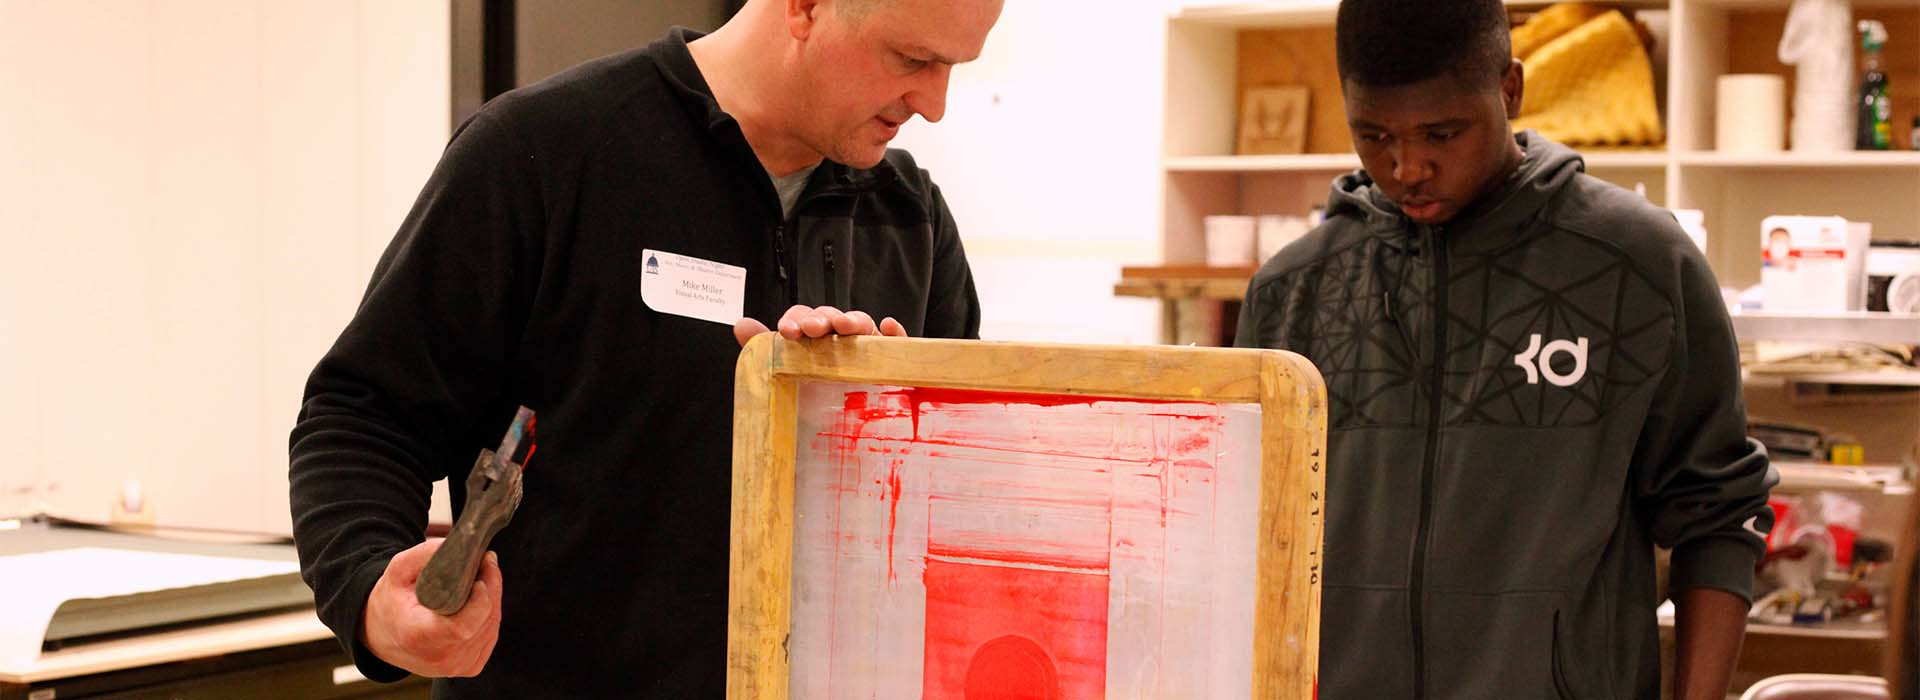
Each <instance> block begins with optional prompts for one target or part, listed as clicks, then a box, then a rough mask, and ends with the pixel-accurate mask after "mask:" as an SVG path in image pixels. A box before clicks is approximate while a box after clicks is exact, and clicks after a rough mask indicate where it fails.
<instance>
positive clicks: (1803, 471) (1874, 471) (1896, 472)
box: [1773, 460, 1913, 493]
mask: <svg viewBox="0 0 1920 700" xmlns="http://www.w3.org/2000/svg"><path fill="white" fill-rule="evenodd" d="M1773 466H1774V468H1775V469H1778V470H1779V471H1780V485H1779V486H1777V487H1775V491H1776V492H1793V493H1804V492H1807V491H1854V492H1862V493H1906V492H1907V491H1910V490H1911V489H1912V488H1913V485H1912V484H1910V483H1908V482H1907V481H1905V480H1903V479H1902V478H1901V473H1902V472H1904V471H1905V469H1903V468H1902V467H1899V466H1894V465H1879V464H1874V465H1861V466H1837V465H1832V464H1820V463H1817V462H1792V461H1787V460H1775V461H1774V462H1773Z"/></svg>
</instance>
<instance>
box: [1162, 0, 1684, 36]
mask: <svg viewBox="0 0 1920 700" xmlns="http://www.w3.org/2000/svg"><path fill="white" fill-rule="evenodd" d="M1506 4H1507V7H1510V8H1514V9H1539V8H1544V7H1547V6H1549V5H1552V4H1554V2H1553V1H1552V0H1506ZM1613 4H1616V5H1622V6H1625V7H1628V8H1631V9H1662V8H1665V7H1667V3H1666V2H1665V0H1625V1H1624V2H1615V3H1613ZM1339 8H1340V3H1339V0H1293V1H1292V2H1264V3H1195V4H1192V5H1187V6H1186V7H1182V8H1180V9H1179V10H1177V11H1175V12H1174V13H1173V19H1174V21H1178V22H1194V23H1200V24H1209V25H1217V26H1223V27H1234V28H1242V29H1245V28H1253V27H1311V26H1316V25H1331V24H1333V19H1334V16H1335V15H1336V14H1338V11H1339Z"/></svg>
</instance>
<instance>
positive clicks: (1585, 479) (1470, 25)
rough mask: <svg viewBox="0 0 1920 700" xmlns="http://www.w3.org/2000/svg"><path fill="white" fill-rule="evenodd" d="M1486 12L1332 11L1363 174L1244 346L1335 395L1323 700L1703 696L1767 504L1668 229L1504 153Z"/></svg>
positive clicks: (1548, 148)
mask: <svg viewBox="0 0 1920 700" xmlns="http://www.w3.org/2000/svg"><path fill="white" fill-rule="evenodd" d="M1507 26H1508V25H1507V13H1506V9H1505V8H1504V7H1503V6H1502V3H1501V2H1500V0H1446V1H1445V2H1436V1H1435V0H1344V1H1343V2H1342V3H1341V4H1340V9H1339V14H1338V18H1337V20H1336V27H1335V35H1336V39H1335V46H1336V52H1337V53H1338V63H1339V69H1340V76H1341V80H1342V84H1343V86H1344V89H1345V101H1346V114H1347V118H1348V124H1349V127H1350V128H1351V130H1352V132H1353V142H1354V147H1355V149H1356V150H1357V151H1358V153H1359V156H1360V163H1361V165H1362V166H1363V170H1361V171H1359V172H1355V173H1352V174H1349V175H1346V176H1343V177H1341V178H1339V179H1337V180H1335V181H1334V183H1333V193H1332V196H1331V198H1330V200H1329V202H1328V206H1327V220H1326V222H1325V223H1323V224H1322V225H1321V226H1320V227H1319V228H1316V229H1315V230H1314V231H1313V232H1312V233H1310V234H1309V235H1307V236H1306V237H1305V238H1302V239H1301V240H1299V241H1297V242H1295V243H1293V244H1292V245H1289V246H1287V247H1286V248H1285V249H1283V250H1282V251H1281V252H1280V253H1279V254H1278V255H1276V256H1274V258H1273V259H1272V260H1269V261H1267V263H1266V264H1265V265H1263V266H1262V267H1261V268H1260V271H1259V272H1258V273H1257V274H1255V275H1254V278H1253V281H1252V283H1251V284H1250V285H1249V287H1248V289H1247V298H1246V304H1245V305H1244V306H1243V307H1242V312H1241V316H1240V326H1239V330H1238V334H1237V337H1236V339H1235V342H1237V343H1238V344H1240V345H1244V346H1253V347H1266V348H1279V349H1285V350H1292V351H1295V352H1299V353H1301V354H1303V355H1306V356H1307V357H1308V358H1309V359H1311V360H1312V361H1313V362H1314V364H1315V365H1316V366H1318V367H1319V368H1320V371H1321V374H1322V375H1323V376H1324V377H1325V378H1326V384H1327V403H1328V406H1329V415H1328V434H1327V512H1326V518H1327V521H1326V550H1325V551H1326V553H1327V562H1328V563H1327V568H1326V579H1325V582H1324V590H1323V592H1322V595H1323V597H1322V601H1323V603H1322V606H1321V616H1322V617H1321V619H1322V620H1323V624H1322V626H1321V633H1322V636H1321V642H1320V692H1321V695H1320V697H1323V698H1327V699H1328V700H1349V699H1357V698H1365V699H1368V700H1371V699H1372V698H1410V699H1412V700H1440V699H1443V698H1444V699H1453V698H1459V699H1461V700H1481V699H1484V698H1561V699H1575V698H1578V699H1582V700H1585V699H1589V698H1619V699H1626V698H1640V699H1646V700H1651V699H1652V698H1656V697H1658V696H1659V692H1660V642H1659V639H1658V636H1657V634H1658V632H1657V629H1656V627H1655V619H1654V608H1655V606H1656V605H1658V604H1659V602H1660V601H1659V600H1658V597H1657V594H1656V592H1655V585H1654V547H1655V546H1656V545H1659V546H1664V547H1671V548H1672V549H1673V573H1672V588H1673V594H1672V597H1673V599H1674V601H1675V605H1676V607H1677V609H1678V624H1677V632H1678V637H1677V641H1678V655H1677V669H1676V670H1677V677H1676V679H1675V681H1676V682H1675V684H1674V687H1675V691H1676V697H1678V698H1682V699H1684V700H1706V699H1711V700H1720V699H1721V698H1723V697H1724V696H1725V693H1726V688H1727V679H1728V674H1729V672H1730V671H1731V669H1732V665H1733V661H1734V659H1735V658H1736V657H1737V655H1738V650H1739V648H1740V640H1741V633H1742V631H1743V630H1744V629H1745V623H1746V617H1745V613H1746V610H1747V605H1748V601H1749V600H1750V596H1751V591H1752V584H1753V568H1754V564H1755V562H1756V561H1757V560H1758V559H1759V557H1760V555H1761V553H1762V550H1763V549H1764V548H1765V535H1766V532H1767V530H1768V528H1769V527H1770V526H1771V524H1772V521H1773V513H1772V511H1771V510H1770V509H1769V508H1768V507H1767V493H1768V490H1769V489H1770V488H1771V487H1772V485H1773V484H1774V483H1775V482H1776V481H1777V476H1775V475H1774V474H1773V473H1772V471H1771V469H1770V468H1769V467H1768V464H1767V458H1766V454H1765V452H1764V451H1763V450H1762V449H1761V448H1760V446H1759V444H1758V443H1755V442H1753V441H1752V440H1750V439H1748V438H1747V437H1746V433H1745V430H1746V416H1745V409H1744V407H1743V405H1742V402H1741V398H1740V362H1739V352H1738V348H1737V347H1736V345H1735V343H1734V339H1733V329H1732V324H1731V323H1730V322H1729V321H1728V317H1727V310H1726V307H1725V305H1724V304H1723V303H1722V302H1721V300H1720V293H1719V288H1718V285H1717V284H1716V283H1715V282H1714V278H1713V272H1712V271H1711V270H1709V269H1708V268H1707V262H1706V260H1705V258H1704V257H1703V256H1702V255H1701V254H1700V251H1699V250H1698V249H1696V248H1695V247H1694V245H1693V243H1692V242H1691V241H1689V240H1688V239H1687V238H1686V236H1685V235H1684V234H1683V233H1681V231H1680V227H1679V224H1678V223H1677V222H1675V220H1674V218H1673V216H1672V214H1670V213H1668V212H1666V211H1665V210H1662V209H1659V208H1658V207H1655V206H1653V205H1652V204H1650V203H1648V202H1647V201H1646V199H1645V198H1643V197H1639V196H1637V195H1635V194H1633V193H1632V192H1628V191H1625V190H1622V189H1620V188H1619V187H1615V186H1613V185H1610V184H1607V183H1605V182H1602V181H1600V180H1598V179H1595V178H1593V177H1591V176H1589V175H1587V174H1585V172H1584V164H1583V162H1582V161H1581V159H1580V156H1579V155H1578V154H1576V153H1574V152H1573V151H1572V150H1569V149H1568V148H1566V147H1565V146H1562V145H1560V144H1557V143H1553V142H1552V141H1549V140H1547V139H1546V138H1544V137H1541V136H1540V135H1539V134H1536V133H1533V132H1526V133H1522V134H1519V135H1518V136H1516V135H1515V134H1514V133H1513V132H1512V129H1511V127H1510V126H1509V122H1508V119H1509V118H1510V117H1512V116H1513V115H1514V114H1516V113H1517V112H1518V111H1519V108H1520V104H1521V95H1522V91H1523V90H1522V89H1523V87H1524V80H1523V77H1524V76H1523V69H1522V66H1521V64H1520V62H1518V61H1515V60H1513V57H1512V53H1511V49H1510V45H1509V43H1508V42H1509V38H1508V29H1507Z"/></svg>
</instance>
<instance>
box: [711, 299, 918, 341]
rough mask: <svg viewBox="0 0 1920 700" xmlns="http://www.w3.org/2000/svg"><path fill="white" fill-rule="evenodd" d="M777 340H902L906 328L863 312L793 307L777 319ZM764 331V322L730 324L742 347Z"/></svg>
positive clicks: (744, 320) (749, 321)
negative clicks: (875, 337)
mask: <svg viewBox="0 0 1920 700" xmlns="http://www.w3.org/2000/svg"><path fill="white" fill-rule="evenodd" d="M774 325H776V326H778V327H779V329H780V335H781V337H784V338H786V339H787V340H799V339H801V338H819V337H821V336H826V335H891V336H895V337H901V338H904V337H906V335H907V327H906V326H902V325H900V322H899V321H895V320H893V317H892V316H888V317H886V318H884V319H881V320H880V322H879V323H877V324H876V323H874V322H873V317H872V316H869V315H867V312H865V311H841V310H839V309H836V308H833V307H831V306H821V307H811V306H795V307H793V308H790V309H787V313H785V314H783V315H781V316H780V322H779V323H776V324H774ZM766 332H767V326H766V324H764V323H761V322H759V321H756V320H753V319H751V318H743V319H740V320H738V321H735V322H734V323H733V339H734V340H736V341H739V343H740V345H742V346H745V345H746V344H747V341H749V340H753V337H754V336H756V335H760V334H761V333H766Z"/></svg>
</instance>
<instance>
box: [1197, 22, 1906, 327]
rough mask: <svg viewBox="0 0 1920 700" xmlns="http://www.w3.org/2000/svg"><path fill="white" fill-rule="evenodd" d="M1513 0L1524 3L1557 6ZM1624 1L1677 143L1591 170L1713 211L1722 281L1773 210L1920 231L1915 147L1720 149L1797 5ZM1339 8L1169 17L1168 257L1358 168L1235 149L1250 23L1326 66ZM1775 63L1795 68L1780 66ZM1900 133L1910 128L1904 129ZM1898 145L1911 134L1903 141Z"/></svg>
mask: <svg viewBox="0 0 1920 700" xmlns="http://www.w3.org/2000/svg"><path fill="white" fill-rule="evenodd" d="M1507 4H1508V6H1510V7H1513V8H1515V9H1516V10H1524V9H1532V8H1539V7H1544V6H1546V5H1549V4H1551V3H1550V2H1541V1H1531V0H1529V1H1517V0H1510V1H1509V2H1508V3H1507ZM1625 4H1626V5H1628V6H1629V7H1631V8H1632V9H1634V11H1635V12H1636V13H1638V16H1639V17H1640V18H1641V19H1643V20H1646V21H1647V23H1648V24H1649V25H1650V26H1652V27H1654V28H1655V34H1656V37H1658V38H1657V39H1656V42H1655V47H1654V48H1655V53H1656V57H1655V61H1654V64H1655V70H1656V73H1657V74H1658V75H1657V82H1658V83H1661V84H1663V85H1664V86H1665V90H1664V93H1663V94H1661V95H1660V96H1659V98H1660V102H1661V108H1662V112H1663V115H1664V118H1665V120H1666V124H1667V142H1666V143H1665V144H1664V145H1662V146H1660V147H1658V148H1654V149H1650V150H1647V151H1629V152H1619V151H1594V152H1590V153H1588V154H1587V165H1588V171H1589V172H1590V173H1592V174H1593V175H1595V176H1597V177H1601V178H1603V179H1606V180H1608V181H1611V182H1613V183H1615V184H1618V185H1621V186H1623V187H1627V188H1629V189H1631V188H1633V187H1635V186H1636V185H1638V186H1643V187H1644V188H1645V190H1646V193H1647V197H1648V199H1650V200H1652V201H1653V202H1654V203H1655V204H1659V205H1662V206H1670V207H1674V208H1687V209H1700V210H1702V211H1704V212H1705V214H1706V226H1707V229H1708V231H1709V243H1708V257H1709V259H1710V260H1711V261H1712V263H1713V265H1714V269H1715V272H1716V274H1717V275H1718V276H1719V277H1720V280H1721V282H1722V283H1723V284H1726V285H1729V286H1739V287H1744V286H1747V285H1751V284H1754V283H1756V282H1758V280H1759V269H1760V246H1759V244H1758V241H1759V228H1760V220H1761V219H1762V218H1764V217H1766V216H1768V215H1771V214H1835V215H1840V216H1845V217H1847V218H1849V219H1854V220H1863V221H1871V222H1873V223H1874V227H1875V230H1874V235H1875V237H1876V238H1888V239H1908V240H1920V153H1914V152H1889V153H1858V152H1845V153H1833V154H1808V153H1797V152H1791V151H1789V152H1786V153H1780V154H1767V155H1741V154H1728V153H1719V152H1716V151H1714V150H1713V148H1714V144H1713V140H1714V135H1713V124H1714V90H1715V84H1716V82H1715V81H1716V80H1717V79H1718V77H1719V76H1720V75H1723V74H1725V73H1728V72H1733V71H1734V70H1736V69H1739V70H1754V69H1753V68H1751V67H1749V66H1748V65H1747V63H1751V62H1752V60H1753V59H1752V56H1753V55H1755V54H1756V53H1757V52H1759V51H1761V50H1766V51H1770V50H1771V49H1770V48H1768V47H1767V46H1761V44H1771V43H1776V42H1777V41H1778V33H1777V32H1778V29H1777V24H1778V21H1777V19H1776V18H1778V17H1784V14H1785V12H1786V10H1787V8H1788V7H1789V6H1790V5H1791V4H1792V0H1636V1H1634V2H1628V3H1625ZM1338 5H1339V3H1338V1H1337V0H1278V1H1274V2H1249V3H1196V4H1193V5H1189V6H1186V7H1184V8H1182V9H1180V10H1178V11H1176V12H1174V13H1173V14H1172V15H1171V16H1170V17H1169V19H1168V21H1167V59H1166V60H1167V64H1166V68H1167V70H1166V93H1165V94H1166V97H1165V105H1166V107H1165V108H1166V114H1165V121H1164V124H1165V127H1164V128H1165V132H1164V134H1163V139H1162V148H1163V151H1162V153H1163V163H1162V177H1161V180H1162V188H1161V189H1162V204H1163V207H1162V215H1163V218H1162V223H1161V232H1162V236H1161V238H1162V255H1163V260H1164V261H1165V263H1166V264H1168V265H1179V264H1193V263H1197V262H1199V261H1201V260H1203V259H1204V257H1205V246H1204V245H1203V243H1202V240H1201V231H1202V228H1203V227H1202V220H1203V218H1204V217H1206V216H1208V215H1211V214H1301V213H1305V212H1306V211H1307V210H1308V209H1310V208H1312V207H1313V206H1314V205H1316V204H1320V203H1323V202H1324V201H1325V199H1326V196H1327V190H1328V186H1329V184H1330V181H1331V179H1332V178H1333V177H1334V176H1336V175H1338V174H1340V173H1343V172H1347V171H1350V170H1352V169H1354V168H1356V167H1358V164H1359V163H1358V160H1357V159H1356V158H1355V157H1354V156H1353V155H1352V154H1351V153H1308V154H1302V155H1290V156H1238V155H1234V128H1235V124H1236V107H1237V105H1238V98H1239V88H1240V85H1239V76H1238V74H1237V71H1238V70H1240V65H1241V64H1240V62H1241V61H1242V60H1243V58H1244V57H1243V55H1242V54H1243V53H1245V51H1243V48H1244V47H1242V46H1241V41H1242V39H1243V38H1244V37H1246V36H1247V33H1248V32H1250V31H1251V32H1258V31H1262V30H1284V31H1288V32H1297V33H1298V34H1290V35H1289V36H1290V37H1296V36H1297V37H1298V38H1300V39H1301V41H1298V42H1295V43H1294V44H1292V45H1289V47H1288V49H1287V51H1286V53H1287V54H1288V56H1289V57H1291V58H1293V59H1297V60H1299V61H1302V62H1304V63H1303V65H1307V64H1310V65H1311V66H1312V69H1313V70H1316V71H1320V70H1326V71H1330V70H1332V65H1333V64H1332V58H1331V47H1332V40H1331V36H1332V25H1333V21H1334V16H1335V12H1336V10H1337V8H1338ZM1853 6H1854V11H1855V14H1856V16H1872V15H1873V14H1874V13H1879V14H1889V13H1891V14H1892V15H1893V16H1895V17H1897V18H1901V20H1902V22H1903V23H1902V24H1900V26H1902V27H1905V26H1907V25H1908V24H1920V22H1916V21H1914V20H1912V19H1909V18H1911V17H1920V3H1916V2H1914V0H1855V2H1854V3H1853ZM1769 22H1773V23H1774V25H1772V26H1774V28H1773V29H1771V30H1769V31H1772V32H1774V33H1773V34H1772V35H1771V36H1757V35H1756V31H1755V30H1754V28H1755V27H1765V26H1769ZM1908 33H1909V34H1912V33H1914V32H1911V31H1910V32H1908ZM1889 50H1890V51H1902V52H1912V53H1913V54H1914V55H1916V56H1920V37H1915V36H1906V37H1901V36H1897V35H1896V36H1895V37H1894V40H1893V41H1892V42H1891V44H1890V47H1889ZM1902 60H1904V59H1902ZM1742 61H1746V62H1747V63H1742ZM1771 68H1772V69H1775V70H1779V71H1786V70H1789V69H1787V68H1785V67H1780V66H1778V65H1777V61H1776V62H1775V65H1774V66H1772V67H1771ZM1323 93H1327V94H1323ZM1310 99H1311V101H1312V102H1313V103H1314V104H1315V105H1321V106H1325V105H1326V104H1328V103H1325V102H1324V101H1327V100H1332V101H1334V102H1336V103H1337V102H1338V100H1339V99H1340V95H1339V94H1338V91H1337V89H1316V91H1315V93H1314V94H1313V95H1312V96H1311V98H1310ZM1309 109H1310V110H1315V109H1317V108H1316V107H1311V106H1310V108H1309ZM1326 118H1330V117H1321V118H1320V119H1321V120H1322V121H1325V119H1326ZM1896 126H1897V127H1904V126H1905V124H1904V123H1903V124H1896ZM1316 128H1318V129H1327V128H1343V127H1339V125H1337V124H1333V125H1327V124H1321V125H1319V126H1317V127H1316V126H1314V125H1312V124H1310V125H1309V129H1310V131H1312V130H1314V129H1316ZM1899 131H1901V132H1902V133H1903V134H1904V129H1899ZM1896 140H1897V141H1898V142H1900V143H1904V138H1901V139H1896ZM1324 145H1325V144H1324V142H1323V146H1324ZM1310 148H1311V146H1310ZM1811 175H1817V177H1810V176H1811ZM1902 332H1904V331H1902ZM1916 335H1920V333H1916Z"/></svg>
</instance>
